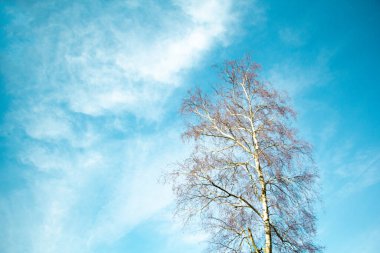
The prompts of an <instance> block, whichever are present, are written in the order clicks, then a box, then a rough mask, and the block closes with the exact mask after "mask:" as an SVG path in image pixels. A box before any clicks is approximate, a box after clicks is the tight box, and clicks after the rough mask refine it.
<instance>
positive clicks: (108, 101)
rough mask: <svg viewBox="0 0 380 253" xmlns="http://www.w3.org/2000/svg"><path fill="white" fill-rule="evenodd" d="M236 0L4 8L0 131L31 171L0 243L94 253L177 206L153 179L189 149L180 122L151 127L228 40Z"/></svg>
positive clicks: (8, 203)
mask: <svg viewBox="0 0 380 253" xmlns="http://www.w3.org/2000/svg"><path fill="white" fill-rule="evenodd" d="M232 7H233V6H232V2H231V1H207V2H204V1H191V2H188V1H175V2H173V3H166V4H157V3H156V2H155V1H145V2H144V4H143V5H142V4H141V2H139V1H134V2H133V1H130V2H128V3H124V2H123V1H113V2H112V4H111V3H110V2H101V1H99V2H98V1H88V2H86V1H83V2H81V3H72V2H71V1H69V2H62V1H59V2H58V1H57V2H52V1H45V2H44V1H39V2H38V3H19V4H14V5H13V4H10V5H9V6H5V7H4V8H5V10H6V13H7V15H8V16H9V20H10V22H9V23H8V24H7V26H6V27H5V30H6V32H7V38H6V40H7V41H6V42H7V45H8V50H7V51H6V52H2V54H3V55H4V57H3V59H2V73H3V76H4V79H5V80H6V82H7V86H6V88H7V92H8V93H9V94H10V95H11V96H12V102H11V106H10V110H9V112H8V113H7V116H6V121H5V122H3V126H2V135H3V136H5V137H6V138H7V141H8V142H9V143H12V146H13V147H14V149H15V153H14V154H13V157H14V159H15V161H16V162H17V163H18V164H19V165H20V166H24V167H25V168H26V170H25V171H23V172H22V177H23V178H25V180H26V184H25V185H23V186H20V187H19V188H17V190H16V189H15V190H13V192H15V194H11V195H9V196H6V197H5V198H2V199H1V207H0V212H1V213H2V214H3V215H2V218H0V223H1V224H2V227H4V232H2V233H3V234H4V237H3V238H5V240H6V241H3V239H1V243H0V244H1V245H2V246H0V248H1V250H2V251H4V252H25V251H29V252H93V251H95V249H96V248H97V247H98V246H99V245H103V244H110V243H113V242H115V241H116V240H118V239H119V238H121V237H122V236H124V235H125V234H126V233H128V231H130V230H131V229H132V228H133V227H135V226H137V225H138V224H140V223H141V222H142V221H144V220H146V219H148V218H149V217H151V216H152V215H153V214H154V213H156V212H158V211H159V210H162V209H163V208H164V207H166V206H167V205H168V204H169V203H170V201H171V194H170V192H169V191H168V189H167V188H165V187H163V186H162V185H159V184H158V183H157V182H156V179H157V176H158V175H159V174H160V168H162V167H164V166H166V164H167V163H169V162H170V161H173V159H176V157H179V156H181V154H182V153H185V152H186V151H185V150H184V149H183V148H182V147H181V146H180V144H178V139H179V136H178V133H177V132H176V131H175V130H174V131H171V130H167V128H164V129H157V127H154V128H152V129H149V130H146V129H145V128H144V127H143V125H144V124H145V125H152V126H155V124H157V123H161V122H160V119H161V117H162V116H163V115H164V113H165V110H166V107H165V106H167V101H168V99H170V95H171V94H172V92H173V91H174V90H175V89H176V88H177V87H178V86H179V85H181V83H182V79H181V74H182V73H183V72H185V71H189V70H190V69H191V68H192V67H194V66H196V64H197V63H198V62H199V61H200V60H201V59H202V57H205V54H206V53H207V52H208V51H209V50H210V49H212V48H213V47H214V46H215V45H217V44H223V43H225V42H226V41H228V35H230V34H231V25H232V24H234V23H235V22H237V16H236V14H235V12H234V11H233V9H232ZM144 14H145V15H144ZM3 66H4V67H3ZM173 121H174V122H175V120H173ZM167 124H173V122H172V123H170V122H167ZM173 126H174V125H173ZM144 131H145V132H144ZM147 131H148V133H146V132H147ZM173 150H176V151H175V152H174V151H173ZM10 173H12V172H10ZM13 173H15V172H13ZM16 192H17V193H16ZM20 206H24V208H18V207H20ZM16 227H17V228H16ZM20 241H22V243H20Z"/></svg>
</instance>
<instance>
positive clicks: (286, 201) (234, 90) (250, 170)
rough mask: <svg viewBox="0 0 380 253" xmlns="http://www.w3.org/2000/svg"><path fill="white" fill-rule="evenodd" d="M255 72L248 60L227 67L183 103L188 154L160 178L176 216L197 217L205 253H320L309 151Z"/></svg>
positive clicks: (283, 104)
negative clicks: (218, 79)
mask: <svg viewBox="0 0 380 253" xmlns="http://www.w3.org/2000/svg"><path fill="white" fill-rule="evenodd" d="M257 71H258V65H256V64H254V63H252V62H251V60H250V59H248V58H247V59H244V60H242V61H231V62H227V63H226V64H225V66H224V68H223V69H222V71H221V74H222V79H223V82H222V84H221V85H219V86H218V87H217V88H215V89H214V90H213V91H212V92H209V93H208V94H205V93H204V92H202V91H201V90H199V89H198V90H195V91H194V92H190V93H189V97H188V98H186V99H185V100H184V101H183V106H182V112H183V114H184V115H185V118H186V119H187V123H188V127H187V130H186V132H185V133H184V137H185V138H186V139H190V140H193V141H194V143H195V149H194V151H193V152H192V154H191V155H190V157H188V158H187V159H186V160H184V161H183V162H180V163H178V166H176V168H175V169H174V170H173V171H172V172H171V173H169V174H168V178H169V179H170V182H171V183H172V185H173V189H174V192H175V194H176V200H177V212H178V213H179V214H182V215H184V216H185V217H186V218H187V219H191V218H192V217H193V216H194V215H197V216H198V217H200V220H201V223H202V226H203V228H204V229H205V230H206V231H207V232H208V233H210V234H211V239H210V249H209V250H210V251H213V252H254V253H262V252H264V253H272V252H320V251H321V248H320V247H319V246H317V245H316V244H315V243H314V235H315V230H316V228H315V219H316V218H315V214H314V210H313V204H314V202H315V199H316V196H317V195H316V194H315V190H314V189H315V181H316V178H317V172H316V169H315V166H313V162H312V159H311V150H310V146H309V145H308V144H307V143H306V142H304V141H302V140H300V139H298V138H297V136H296V133H295V130H294V129H293V128H292V127H291V123H292V120H293V119H294V118H295V113H294V111H293V110H292V109H291V108H290V107H289V105H288V103H287V98H285V97H284V96H282V95H280V94H279V93H278V92H277V91H275V90H274V89H272V88H271V87H270V85H269V84H267V83H264V82H261V81H259V80H258V77H257Z"/></svg>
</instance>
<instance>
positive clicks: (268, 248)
mask: <svg viewBox="0 0 380 253" xmlns="http://www.w3.org/2000/svg"><path fill="white" fill-rule="evenodd" d="M262 194H263V195H262V205H263V220H264V232H265V248H264V252H265V253H272V233H271V227H270V221H269V209H268V199H267V195H266V190H265V186H264V187H263V193H262Z"/></svg>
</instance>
